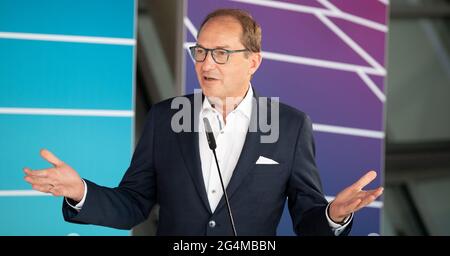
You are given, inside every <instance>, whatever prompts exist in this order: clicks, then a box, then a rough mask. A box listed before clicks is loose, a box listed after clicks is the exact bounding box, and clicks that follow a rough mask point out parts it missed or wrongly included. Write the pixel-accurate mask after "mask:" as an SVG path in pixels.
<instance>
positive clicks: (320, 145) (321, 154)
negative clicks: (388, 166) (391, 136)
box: [313, 120, 383, 195]
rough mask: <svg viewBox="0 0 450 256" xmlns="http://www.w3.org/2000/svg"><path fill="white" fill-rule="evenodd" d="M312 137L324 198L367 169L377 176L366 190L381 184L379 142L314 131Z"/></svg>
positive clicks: (351, 182) (380, 145)
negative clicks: (314, 141) (314, 142)
mask: <svg viewBox="0 0 450 256" xmlns="http://www.w3.org/2000/svg"><path fill="white" fill-rule="evenodd" d="M313 122H314V120H313ZM314 138H315V140H316V161H317V166H318V168H319V172H320V176H321V177H322V183H323V188H324V192H325V194H326V195H335V194H337V193H338V192H339V191H341V190H343V189H344V188H346V187H347V186H350V185H351V184H353V183H354V182H356V181H357V180H358V179H359V178H360V177H361V176H363V175H364V174H365V173H366V172H368V171H370V170H375V171H376V172H377V174H378V176H377V178H376V179H375V180H374V181H373V182H372V183H370V184H369V185H368V186H367V189H373V188H376V187H378V186H380V185H381V175H380V173H381V171H383V170H382V169H381V162H380V159H381V151H382V146H383V141H382V140H380V139H372V138H366V137H359V136H351V135H340V134H334V133H325V132H317V131H315V132H314Z"/></svg>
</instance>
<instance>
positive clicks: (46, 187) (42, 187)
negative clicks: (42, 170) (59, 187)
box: [31, 185, 52, 193]
mask: <svg viewBox="0 0 450 256" xmlns="http://www.w3.org/2000/svg"><path fill="white" fill-rule="evenodd" d="M31 187H32V188H33V189H34V190H37V191H40V192H43V193H50V189H51V187H52V186H50V185H33V186H31Z"/></svg>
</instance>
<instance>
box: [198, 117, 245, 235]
mask: <svg viewBox="0 0 450 256" xmlns="http://www.w3.org/2000/svg"><path fill="white" fill-rule="evenodd" d="M203 123H204V124H205V132H206V139H207V140H208V145H209V148H210V149H211V150H212V152H213V154H214V159H215V160H216V166H217V171H218V172H219V178H220V184H221V185H222V190H223V194H224V196H225V202H226V204H227V209H228V216H229V217H230V223H231V227H232V228H233V234H234V236H237V233H236V227H235V226H234V219H233V214H232V213H231V207H230V202H229V201H228V195H227V191H226V190H225V186H224V185H223V179H222V174H221V173H220V168H219V162H218V161H217V155H216V147H217V145H216V139H215V138H214V133H213V131H212V129H211V125H210V123H209V120H208V118H206V117H204V118H203Z"/></svg>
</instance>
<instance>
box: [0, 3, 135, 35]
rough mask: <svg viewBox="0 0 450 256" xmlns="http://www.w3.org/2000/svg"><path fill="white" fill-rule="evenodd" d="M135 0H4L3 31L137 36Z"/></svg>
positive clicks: (1, 8)
mask: <svg viewBox="0 0 450 256" xmlns="http://www.w3.org/2000/svg"><path fill="white" fill-rule="evenodd" d="M134 2H135V1H134V0H114V1H110V0H95V1H92V0H77V1H73V0H39V1H37V0H1V1H0V31H2V32H5V31H7V32H25V33H39V34H66V35H81V36H102V37H121V38H133V37H134Z"/></svg>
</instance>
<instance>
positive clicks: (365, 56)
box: [316, 14, 386, 75]
mask: <svg viewBox="0 0 450 256" xmlns="http://www.w3.org/2000/svg"><path fill="white" fill-rule="evenodd" d="M316 17H317V18H319V20H320V21H322V22H323V24H325V25H326V26H327V27H328V28H329V29H331V31H333V32H334V33H335V34H336V35H337V36H338V37H339V38H341V39H342V41H344V42H345V43H346V44H347V45H348V46H349V47H350V48H351V49H353V50H354V51H355V52H356V53H357V54H358V55H359V56H361V58H363V59H364V60H365V61H367V62H368V63H369V64H370V65H372V67H374V68H375V69H377V70H379V71H380V72H381V73H383V75H385V74H386V70H385V69H384V68H383V67H382V66H381V65H380V64H378V62H377V61H376V60H375V59H374V58H372V56H370V55H369V54H368V53H367V52H366V51H364V50H363V48H361V46H359V45H358V44H357V43H355V41H353V39H351V38H350V37H349V36H348V35H347V34H345V33H344V32H342V30H341V29H340V28H339V27H338V26H336V25H335V24H334V23H333V22H331V21H330V20H329V19H328V18H327V17H325V16H324V15H322V14H316Z"/></svg>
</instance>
